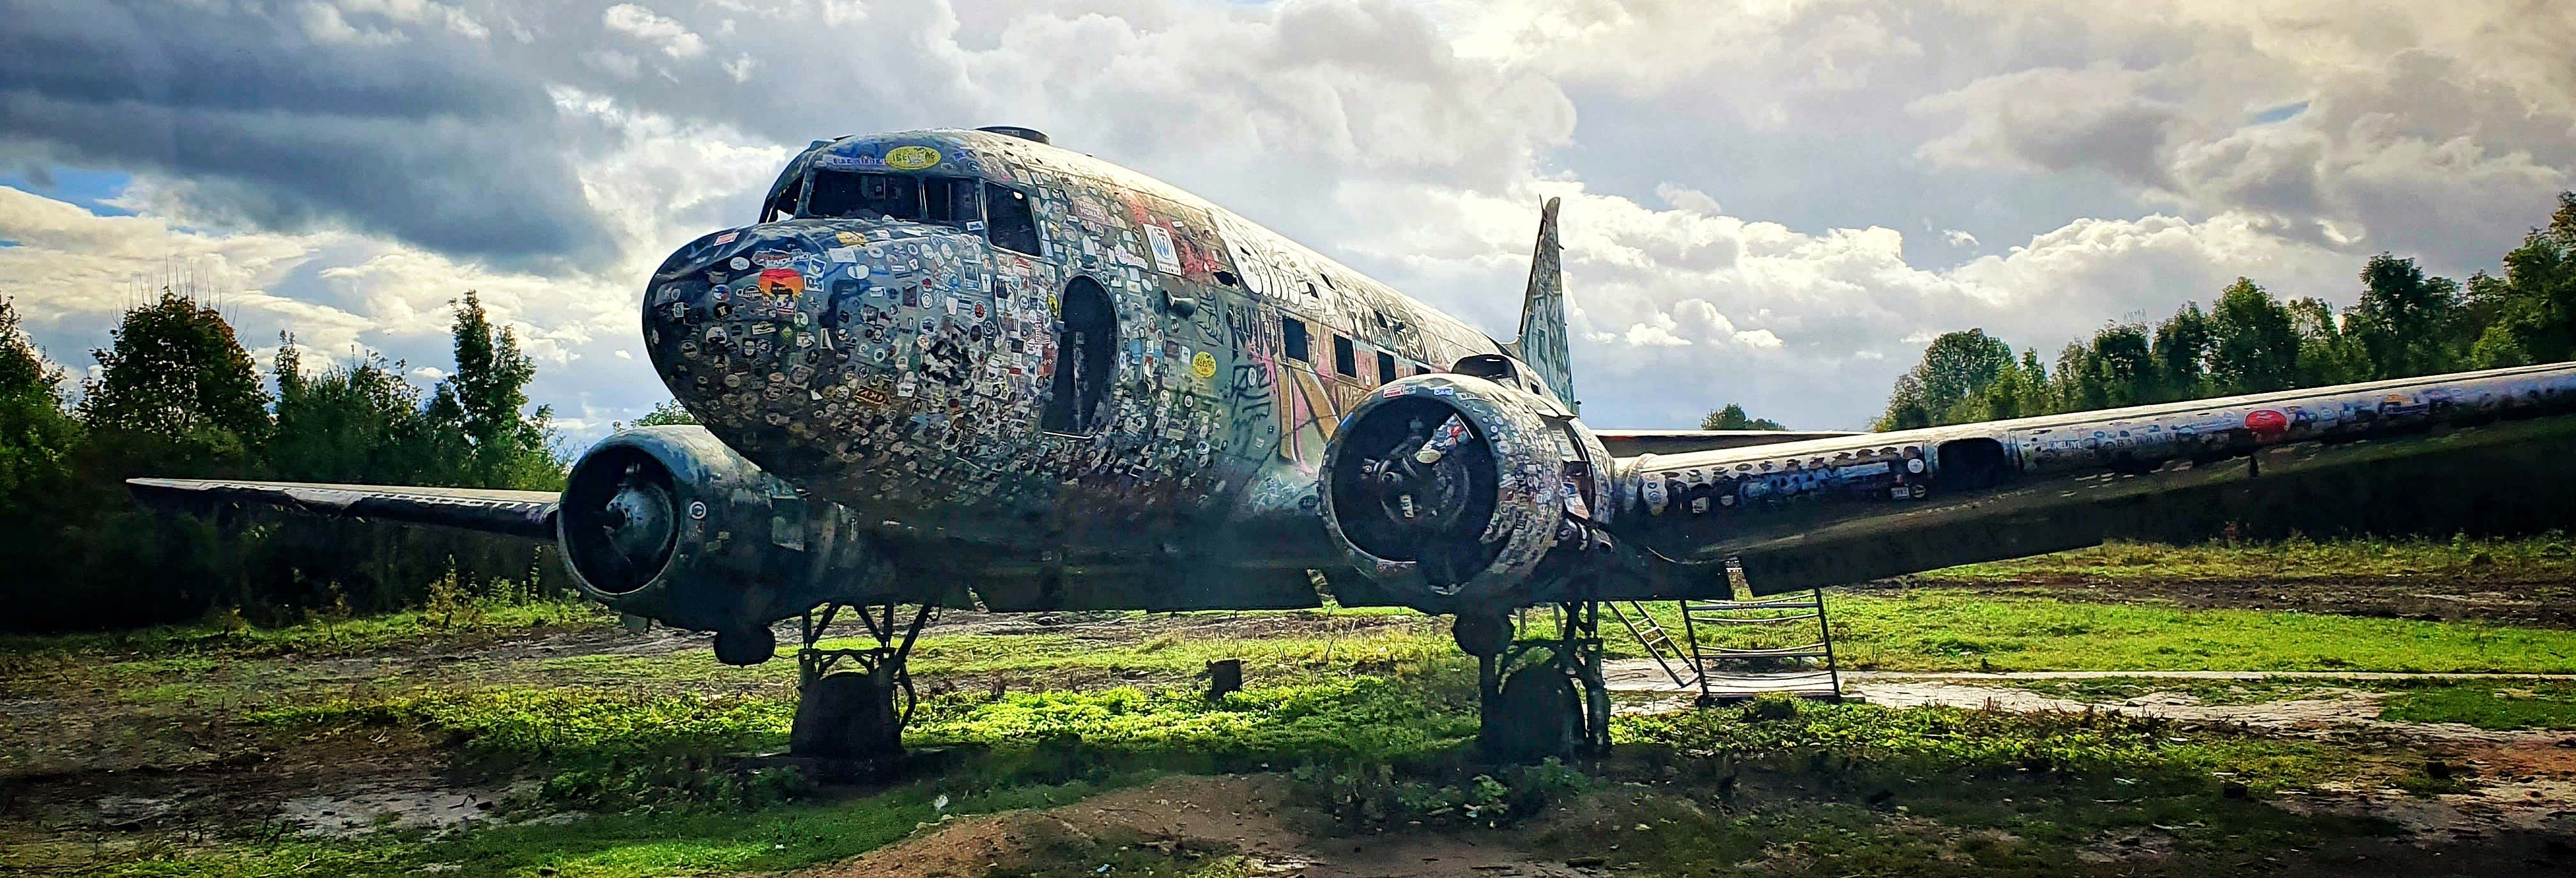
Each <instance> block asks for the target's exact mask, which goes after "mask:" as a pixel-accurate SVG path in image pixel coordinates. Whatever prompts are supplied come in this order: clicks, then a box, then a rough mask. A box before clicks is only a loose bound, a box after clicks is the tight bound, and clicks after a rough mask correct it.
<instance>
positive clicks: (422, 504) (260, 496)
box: [125, 479, 558, 540]
mask: <svg viewBox="0 0 2576 878" xmlns="http://www.w3.org/2000/svg"><path fill="white" fill-rule="evenodd" d="M125 484H126V486H127V488H128V489H129V490H132V491H133V492H134V496H135V499H138V500H141V501H143V502H145V503H147V504H152V505H158V506H171V507H177V508H182V509H199V510H204V509H220V508H225V507H244V506H259V507H267V508H272V509H280V510H284V511H287V512H294V513H301V514H307V515H319V516H324V517H330V518H350V519H370V520H376V521H394V522H402V523H405V524H430V525H442V526H446V527H456V528H464V529H466V530H475V531H484V532H487V533H496V534H504V535H507V536H514V537H526V538H528V539H533V540H552V539H554V538H555V506H556V501H557V499H558V497H557V495H556V494H555V493H554V492H552V491H495V490H485V489H480V488H417V487H406V486H398V485H318V484H310V483H304V482H239V481H230V480H224V479H127V480H125Z"/></svg>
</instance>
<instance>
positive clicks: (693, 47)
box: [600, 3, 707, 58]
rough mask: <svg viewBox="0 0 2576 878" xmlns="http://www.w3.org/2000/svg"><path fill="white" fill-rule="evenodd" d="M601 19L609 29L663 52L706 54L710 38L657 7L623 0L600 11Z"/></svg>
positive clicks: (681, 55) (679, 55) (691, 55)
mask: <svg viewBox="0 0 2576 878" xmlns="http://www.w3.org/2000/svg"><path fill="white" fill-rule="evenodd" d="M600 23H601V24H603V25H606V26H607V27H608V29H609V30H611V31H614V32H617V33H621V34H625V35H627V36H630V37H634V38H636V39H638V40H642V41H644V42H647V43H652V44H655V45H658V46H661V47H662V54H665V55H669V56H671V57H673V58H694V57H697V56H699V55H703V54H706V51H707V44H706V41H704V40H701V39H698V35H697V34H695V33H692V32H691V31H690V30H689V29H688V28H685V27H681V26H680V23H679V22H677V21H673V20H671V19H668V18H664V17H662V16H660V15H656V14H654V12H653V10H650V9H646V8H644V7H641V6H637V5H635V4H633V3H620V4H617V5H615V6H611V7H608V9H607V11H605V12H602V13H600Z"/></svg>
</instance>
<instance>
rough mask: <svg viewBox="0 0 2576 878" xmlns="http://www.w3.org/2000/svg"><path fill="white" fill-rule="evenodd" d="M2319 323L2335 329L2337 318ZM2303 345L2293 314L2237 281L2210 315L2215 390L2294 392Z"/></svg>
mask: <svg viewBox="0 0 2576 878" xmlns="http://www.w3.org/2000/svg"><path fill="white" fill-rule="evenodd" d="M2318 304H2319V305H2323V304H2324V303H2322V302H2320V303H2318ZM2320 323H2321V324H2322V325H2324V326H2327V327H2329V328H2330V327H2331V325H2332V318H2331V317H2329V318H2326V319H2324V320H2322V321H2320ZM2302 344H2303V339H2302V338H2301V337H2300V333H2299V328H2298V325H2297V321H2296V320H2295V319H2293V317H2292V315H2291V313H2290V309H2289V308H2288V307H2287V306H2284V305H2282V304H2281V302H2280V300H2278V299H2274V298H2272V294H2271V293H2270V292H2267V291H2265V290H2264V289H2263V288H2262V287H2260V286H2257V285H2255V283H2254V282H2253V281H2252V280H2250V279H2247V278H2241V277H2240V278H2237V279H2236V282H2235V283H2232V284H2228V285H2227V289H2226V291H2224V292H2221V293H2219V294H2218V304H2217V306H2216V307H2214V308H2212V309H2211V311H2210V351H2209V376H2210V379H2211V381H2212V383H2213V384H2214V385H2215V387H2213V388H2212V389H2213V390H2214V391H2216V393H2217V394H2219V395H2227V394H2237V393H2261V392H2264V391H2270V390H2286V389H2289V388H2291V387H2295V386H2297V385H2298V384H2299V353H2300V349H2301V345H2302Z"/></svg>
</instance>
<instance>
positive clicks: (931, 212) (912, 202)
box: [797, 171, 980, 225]
mask: <svg viewBox="0 0 2576 878" xmlns="http://www.w3.org/2000/svg"><path fill="white" fill-rule="evenodd" d="M811 189H812V191H811V192H809V193H807V194H806V196H805V209H804V210H803V211H800V212H798V214H797V215H798V216H801V217H807V218H818V217H819V218H835V219H837V218H855V219H875V218H878V217H887V218H892V219H900V220H912V221H915V222H932V223H950V224H954V225H965V224H966V223H968V222H970V221H973V220H975V219H978V218H980V215H979V214H977V213H976V211H975V180H974V179H973V178H969V177H913V176H906V175H903V174H861V173H853V172H850V171H816V172H814V182H813V185H812V187H811Z"/></svg>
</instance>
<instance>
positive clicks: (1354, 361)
mask: <svg viewBox="0 0 2576 878" xmlns="http://www.w3.org/2000/svg"><path fill="white" fill-rule="evenodd" d="M1333 371H1335V372H1340V373H1342V374H1344V375H1348V376H1351V377H1353V378H1357V377H1359V375H1360V359H1359V354H1358V352H1356V351H1353V350H1351V340H1350V339H1347V338H1343V337H1341V336H1338V335H1336V336H1333Z"/></svg>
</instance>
